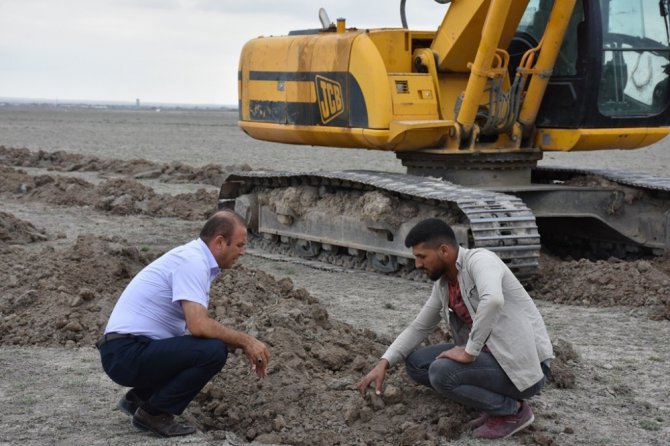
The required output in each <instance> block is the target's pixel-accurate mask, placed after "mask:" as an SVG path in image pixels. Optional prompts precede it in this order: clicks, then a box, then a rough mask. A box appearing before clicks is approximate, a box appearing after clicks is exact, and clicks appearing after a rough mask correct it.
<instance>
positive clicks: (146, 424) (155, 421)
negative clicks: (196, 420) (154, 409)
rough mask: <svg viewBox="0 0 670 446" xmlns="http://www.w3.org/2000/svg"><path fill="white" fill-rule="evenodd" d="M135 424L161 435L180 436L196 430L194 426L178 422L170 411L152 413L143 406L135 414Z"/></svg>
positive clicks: (139, 427) (137, 426)
mask: <svg viewBox="0 0 670 446" xmlns="http://www.w3.org/2000/svg"><path fill="white" fill-rule="evenodd" d="M133 426H135V427H136V428H138V429H142V430H144V431H151V432H153V433H154V434H156V435H159V436H161V437H179V436H182V435H191V434H194V433H195V432H196V429H195V428H194V427H193V426H189V425H188V424H179V423H177V422H176V421H175V419H174V415H171V414H168V413H165V414H161V415H151V414H149V413H148V412H147V411H145V410H144V409H142V408H141V407H140V408H138V409H137V412H135V415H133Z"/></svg>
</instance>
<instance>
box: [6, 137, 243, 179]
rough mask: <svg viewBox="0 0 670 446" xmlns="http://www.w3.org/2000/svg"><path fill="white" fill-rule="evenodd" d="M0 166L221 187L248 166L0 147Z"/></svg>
mask: <svg viewBox="0 0 670 446" xmlns="http://www.w3.org/2000/svg"><path fill="white" fill-rule="evenodd" d="M0 164H4V165H7V166H19V167H41V168H44V169H49V170H57V171H62V172H73V171H81V172H83V171H89V172H105V173H114V174H121V175H127V176H131V177H134V178H135V179H147V178H150V179H158V180H160V181H164V182H167V183H187V182H188V183H201V184H211V185H213V186H220V185H221V184H222V183H223V180H224V179H225V177H226V176H227V175H228V174H229V173H230V172H235V171H248V170H251V167H249V165H247V164H240V165H237V164H233V165H229V166H220V165H218V164H207V165H205V166H203V167H193V166H189V165H186V164H183V163H179V162H174V163H170V164H166V163H164V164H158V163H153V162H150V161H147V160H144V159H135V160H119V159H100V158H96V157H91V156H85V155H79V154H73V153H67V152H64V151H57V152H45V151H43V150H39V151H30V150H28V149H14V148H7V147H4V146H0Z"/></svg>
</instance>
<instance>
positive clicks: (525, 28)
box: [512, 0, 670, 128]
mask: <svg viewBox="0 0 670 446" xmlns="http://www.w3.org/2000/svg"><path fill="white" fill-rule="evenodd" d="M553 3H554V1H553V0H531V1H530V2H529V6H528V9H527V10H526V14H525V15H524V18H523V19H522V21H521V24H520V27H519V30H518V31H519V32H518V33H517V38H515V39H516V40H515V41H516V42H517V44H518V43H519V39H520V38H522V39H523V38H525V39H527V40H528V39H529V37H532V38H533V39H535V40H536V41H539V40H540V39H541V37H542V33H543V32H544V27H545V26H546V23H547V20H548V16H549V12H550V11H551V7H552V6H553ZM668 12H669V11H668V2H667V1H666V0H661V1H658V0H595V1H594V0H591V1H588V0H578V1H577V4H576V6H575V9H574V12H573V15H572V18H571V20H570V24H569V27H568V31H567V33H566V38H565V41H564V42H563V46H562V47H561V51H560V54H559V56H558V60H557V61H556V65H555V67H554V71H553V73H552V77H551V81H550V83H549V85H548V87H547V91H546V93H545V96H544V99H543V101H542V106H541V108H540V112H539V114H538V118H537V121H536V123H537V126H538V127H545V128H622V127H628V128H631V127H647V126H649V127H655V126H666V125H670V107H668V105H669V102H670V94H669V93H670V92H669V91H668V90H669V89H668V82H670V81H669V80H668V78H669V75H670V46H669V43H668V35H669V34H668V19H669V18H670V16H669V15H668ZM515 41H513V42H512V43H513V44H514V43H515Z"/></svg>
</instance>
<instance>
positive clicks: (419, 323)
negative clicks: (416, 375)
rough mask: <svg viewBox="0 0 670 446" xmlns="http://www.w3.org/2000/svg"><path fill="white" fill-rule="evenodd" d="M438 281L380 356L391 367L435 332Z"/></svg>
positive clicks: (439, 304) (437, 320)
mask: <svg viewBox="0 0 670 446" xmlns="http://www.w3.org/2000/svg"><path fill="white" fill-rule="evenodd" d="M439 283H440V281H437V282H435V284H434V285H433V291H432V292H431V294H430V297H429V298H428V300H427V301H426V303H425V304H424V305H423V308H421V311H420V312H419V314H418V315H417V316H416V318H415V319H414V321H412V323H411V324H409V326H408V327H407V328H405V330H403V332H402V333H400V335H399V336H398V337H397V338H396V340H395V341H393V343H392V344H391V346H390V347H389V348H388V349H387V350H386V353H384V354H383V355H382V358H384V359H386V360H387V361H388V362H389V364H390V365H391V366H394V365H396V364H397V363H398V362H400V361H404V360H405V358H407V356H409V354H410V353H412V351H414V349H415V348H416V347H417V346H418V345H419V344H420V343H421V341H423V340H424V339H426V338H427V337H428V336H429V335H430V334H431V333H432V332H433V330H435V327H437V325H438V324H439V323H440V319H441V318H442V316H441V315H440V312H441V310H442V299H441V294H442V293H441V292H440V290H439Z"/></svg>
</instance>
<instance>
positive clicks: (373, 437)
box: [0, 106, 670, 446]
mask: <svg viewBox="0 0 670 446" xmlns="http://www.w3.org/2000/svg"><path fill="white" fill-rule="evenodd" d="M236 119H237V114H236V113H235V112H222V111H194V110H162V111H160V112H156V111H144V110H137V111H133V110H101V109H78V108H54V107H26V106H21V107H18V106H5V107H0V258H1V259H2V265H3V268H1V269H0V374H1V376H2V377H3V379H2V380H1V381H0V405H1V407H2V408H3V411H2V416H1V417H0V445H5V444H6V445H10V444H12V445H13V444H17V445H18V444H21V445H45V444H53V445H103V444H104V445H140V444H142V445H145V444H146V445H158V444H161V445H164V444H188V445H206V444H207V445H209V444H224V445H226V444H227V445H237V444H246V443H247V442H252V443H254V444H301V445H317V444H319V445H320V444H326V445H327V444H343V445H359V444H360V445H363V444H370V445H372V444H374V445H382V444H389V445H396V444H402V445H414V444H417V445H442V444H454V445H483V444H488V443H489V442H483V441H477V440H474V439H472V438H471V437H470V436H469V433H468V432H466V431H464V429H463V423H464V422H465V421H467V420H469V419H470V418H473V417H474V416H475V414H473V413H471V412H468V411H466V410H465V409H463V408H462V407H460V406H458V405H455V404H451V403H450V402H447V401H443V400H440V399H439V398H437V397H436V396H435V395H433V394H432V393H431V392H429V391H428V390H426V389H423V388H419V387H417V386H415V385H413V384H410V383H409V382H408V381H407V379H406V377H405V376H404V371H403V370H402V369H400V368H399V369H397V370H395V371H394V372H393V373H391V374H390V376H389V379H388V381H387V387H386V392H385V395H384V396H383V398H372V399H369V398H368V399H367V400H363V399H362V398H361V397H360V396H359V395H358V394H357V392H356V391H355V390H354V387H355V383H356V382H357V381H358V379H360V377H361V376H362V375H363V374H364V373H365V372H367V370H368V369H369V368H370V367H371V366H372V365H373V364H374V363H375V361H376V359H377V358H378V357H379V355H380V354H381V353H382V352H383V350H384V348H385V347H386V345H388V343H389V342H390V341H391V340H392V339H393V337H394V336H395V335H396V334H398V333H399V331H400V330H402V328H404V326H406V325H407V324H408V323H409V322H410V321H411V319H412V318H413V317H414V315H415V314H416V312H417V311H418V309H419V308H420V307H421V305H422V304H423V302H424V300H425V299H426V298H427V297H428V293H429V291H430V285H431V284H430V283H428V282H426V281H411V280H407V279H402V278H399V277H389V276H383V275H380V274H375V273H371V272H366V271H360V270H355V271H354V270H349V269H345V268H341V267H336V266H329V265H316V264H314V263H311V262H308V261H296V260H292V259H289V258H286V257H283V256H281V255H276V254H267V253H262V252H260V251H254V250H251V252H249V253H248V255H247V256H245V257H244V258H243V259H242V261H241V262H240V265H238V266H237V267H236V268H234V269H233V270H230V271H226V272H224V273H222V274H221V275H220V277H219V278H218V279H217V280H216V281H215V283H214V285H213V288H212V293H211V296H212V297H211V298H212V308H211V313H212V315H213V316H214V317H216V318H217V319H219V320H221V321H222V322H224V323H226V324H229V325H231V326H233V327H235V328H238V329H242V330H245V331H248V332H251V333H253V334H254V335H256V336H258V337H259V338H260V339H262V340H263V341H265V342H267V343H268V345H269V346H270V349H271V352H272V356H273V359H272V363H271V367H270V375H269V377H268V379H267V380H265V381H263V382H259V381H258V380H257V379H256V378H255V377H254V376H253V375H251V374H249V372H248V370H247V369H246V365H245V362H244V360H243V358H241V357H240V356H239V355H234V356H231V357H230V358H229V361H228V364H227V365H226V367H225V368H224V370H223V372H222V373H221V374H220V375H219V376H218V377H217V378H215V380H214V381H213V382H212V383H210V385H208V386H207V387H206V388H205V389H204V391H203V392H202V393H201V394H200V395H199V396H198V397H197V398H196V400H195V401H194V402H193V403H191V405H190V406H189V408H188V410H187V412H186V413H185V415H184V417H185V418H186V419H188V420H190V421H191V422H193V423H195V424H197V425H198V426H199V428H200V432H199V433H198V434H197V435H194V436H191V437H186V438H182V439H177V440H163V439H158V438H154V437H152V436H150V435H147V434H146V433H143V432H139V431H137V430H136V429H134V428H133V427H132V426H131V424H130V420H129V418H128V417H127V416H125V415H123V414H122V413H121V412H119V411H117V410H114V406H115V404H116V401H117V400H118V399H119V398H120V397H121V395H122V394H123V389H122V388H120V387H119V386H117V385H116V384H114V383H113V382H111V381H110V380H109V379H108V378H107V377H106V375H105V374H104V373H103V372H102V369H101V367H100V363H99V358H98V355H97V351H96V350H95V348H94V347H93V343H94V342H95V340H96V338H97V337H98V336H99V335H100V333H101V331H102V329H103V328H104V324H105V322H106V320H107V317H108V315H109V312H110V311H111V308H112V307H113V305H114V303H115V301H116V299H117V297H118V295H119V293H120V292H121V290H122V289H123V288H124V286H125V284H126V283H127V282H128V281H129V280H130V278H131V277H132V276H133V275H134V274H135V273H136V272H137V271H139V270H140V269H141V268H142V267H143V266H144V265H146V264H147V263H148V262H150V261H151V260H152V259H153V258H155V257H156V256H158V255H160V254H161V253H162V252H164V251H165V250H167V249H169V248H171V247H173V246H175V245H177V244H180V243H183V242H186V241H188V240H191V239H193V238H194V237H195V236H196V234H197V232H198V231H199V229H200V227H201V225H202V223H203V221H204V219H205V218H206V217H207V216H208V215H209V214H210V213H211V212H212V211H213V210H214V209H215V206H216V196H217V192H218V187H217V186H218V185H219V184H220V182H221V179H222V178H223V175H225V173H226V172H228V171H231V170H239V169H249V168H252V169H263V168H266V169H267V168H272V169H278V170H318V169H329V170H330V169H359V168H369V169H377V170H387V171H398V172H402V171H403V168H402V166H401V165H400V163H399V162H398V161H397V160H396V159H395V158H394V156H393V154H390V153H375V152H371V151H361V150H335V149H328V148H314V147H295V146H281V145H277V144H269V143H267V144H266V143H262V142H259V141H254V140H252V139H250V138H248V137H246V136H245V135H244V134H243V133H242V132H241V131H240V130H239V129H238V128H237V126H236ZM543 163H544V164H551V165H564V166H569V165H574V166H580V167H584V166H591V167H607V168H619V169H630V170H635V171H640V172H646V173H651V174H656V175H666V172H667V171H668V166H669V165H670V146H669V143H661V144H657V145H655V146H653V147H651V148H648V149H644V150H640V151H631V152H619V151H616V152H603V153H591V154H574V155H570V154H554V155H545V160H544V161H543ZM541 262H542V266H541V270H540V274H539V275H538V277H536V278H535V279H533V280H532V281H531V283H530V284H529V291H530V292H531V295H532V296H533V297H534V298H535V299H536V302H537V304H538V307H539V308H540V311H541V312H542V314H543V315H544V317H545V321H546V323H547V326H548V329H549V332H550V335H551V336H552V340H553V343H554V346H555V349H556V353H557V359H556V361H555V363H554V373H555V380H554V381H553V382H552V383H551V384H550V385H548V386H547V387H546V388H545V390H543V392H542V394H541V395H539V396H537V397H535V398H533V399H532V401H531V405H532V407H533V410H534V412H535V416H536V421H535V423H534V424H533V426H532V427H531V428H530V429H528V430H526V431H524V432H523V433H521V434H518V435H516V436H514V437H512V438H511V439H508V440H504V441H500V442H498V444H508V445H518V444H523V445H527V444H530V445H533V444H537V445H544V446H548V445H667V444H670V386H668V384H667V379H668V376H670V361H668V358H670V345H669V344H668V342H667V340H668V339H670V322H669V318H670V258H669V257H668V256H666V257H661V258H654V259H644V260H636V261H617V260H615V259H612V260H610V261H598V262H591V261H587V260H563V259H559V258H556V257H554V256H552V255H551V254H550V253H543V257H542V259H541ZM434 337H435V339H438V337H439V334H436V335H435V336H434Z"/></svg>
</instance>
